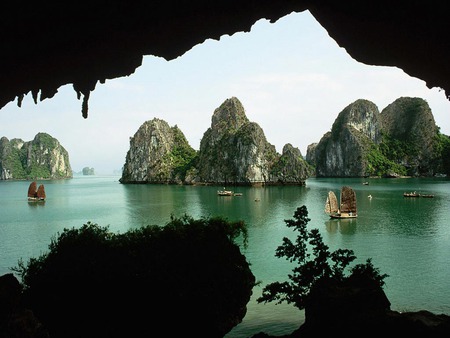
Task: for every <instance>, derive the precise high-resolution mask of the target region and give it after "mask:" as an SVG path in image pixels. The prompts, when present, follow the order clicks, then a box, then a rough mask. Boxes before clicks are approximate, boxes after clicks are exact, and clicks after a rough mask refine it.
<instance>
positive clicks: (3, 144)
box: [0, 133, 73, 180]
mask: <svg viewBox="0 0 450 338" xmlns="http://www.w3.org/2000/svg"><path fill="white" fill-rule="evenodd" d="M0 172H1V174H0V179H2V180H10V179H64V178H72V177H73V173H72V168H71V166H70V161H69V154H68V152H67V151H66V149H64V147H63V146H62V145H61V144H60V143H59V141H58V140H57V139H55V138H53V137H52V136H50V135H49V134H47V133H38V134H37V135H36V136H35V137H34V139H33V140H32V141H29V142H24V141H23V140H21V139H18V138H14V139H12V140H11V141H9V140H8V139H7V138H6V137H2V138H1V139H0Z"/></svg>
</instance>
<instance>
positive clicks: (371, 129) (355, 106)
mask: <svg viewBox="0 0 450 338" xmlns="http://www.w3.org/2000/svg"><path fill="white" fill-rule="evenodd" d="M379 115H380V113H379V111H378V108H377V106H376V105H375V104H374V103H372V102H370V101H367V100H357V101H355V102H354V103H352V104H350V105H348V106H347V107H346V108H345V109H344V110H343V111H342V112H341V113H339V115H338V117H337V118H336V120H335V121H334V123H333V126H332V128H331V132H328V133H326V134H325V135H324V136H323V137H322V139H321V140H320V142H319V143H318V144H317V145H315V146H311V147H308V152H309V151H311V152H314V155H313V154H310V153H308V155H307V158H309V159H314V160H312V161H311V163H314V164H315V166H316V176H318V177H361V176H364V175H366V172H367V170H368V160H367V153H368V152H369V149H370V147H371V145H372V144H377V143H379V142H380V141H381V129H380V127H381V124H380V121H379Z"/></svg>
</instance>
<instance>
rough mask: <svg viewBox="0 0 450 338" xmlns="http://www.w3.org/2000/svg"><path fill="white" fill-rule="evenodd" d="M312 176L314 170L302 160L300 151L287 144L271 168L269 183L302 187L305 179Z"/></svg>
mask: <svg viewBox="0 0 450 338" xmlns="http://www.w3.org/2000/svg"><path fill="white" fill-rule="evenodd" d="M313 174H314V168H312V167H311V166H310V165H309V164H308V163H307V162H306V160H305V159H303V156H302V153H301V152H300V149H298V148H294V147H293V146H292V144H290V143H287V144H285V145H284V147H283V152H282V154H281V156H280V157H279V159H278V161H277V162H276V163H275V165H274V166H273V167H272V168H271V175H270V178H271V180H270V181H271V182H270V183H275V184H278V183H281V184H296V185H304V184H305V179H306V178H308V177H310V176H312V175H313Z"/></svg>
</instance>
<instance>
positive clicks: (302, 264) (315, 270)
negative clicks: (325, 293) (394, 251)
mask: <svg viewBox="0 0 450 338" xmlns="http://www.w3.org/2000/svg"><path fill="white" fill-rule="evenodd" d="M309 221H310V219H309V218H308V210H307V209H306V206H302V207H299V208H297V210H296V211H295V213H294V218H293V219H290V220H285V223H286V225H287V226H288V227H290V228H293V230H294V231H297V232H298V236H297V239H296V240H295V242H292V241H291V240H290V239H289V238H287V237H285V238H283V244H282V245H281V246H279V247H278V248H277V249H276V253H275V256H276V257H278V258H281V257H285V258H286V259H287V260H289V261H290V262H291V263H292V262H295V263H297V264H298V265H297V266H296V267H294V269H293V270H292V274H289V276H288V277H289V279H290V282H287V281H285V282H274V283H271V284H268V285H266V286H265V287H264V289H263V293H262V296H261V297H259V298H258V299H257V302H258V303H262V302H264V303H267V302H272V301H276V302H277V304H279V303H282V302H284V301H285V302H287V303H293V304H294V305H295V306H296V307H297V308H298V309H300V310H302V309H304V308H305V307H306V306H307V305H308V303H309V302H310V301H311V291H312V290H314V288H318V285H320V284H322V283H323V282H324V281H330V280H332V281H333V284H335V285H339V284H341V285H342V284H343V283H344V282H345V281H346V280H348V279H349V278H355V277H358V276H366V277H369V278H370V279H372V280H373V281H375V282H376V283H377V284H378V285H379V286H380V287H382V286H383V285H384V281H383V280H384V279H385V278H386V277H388V275H386V274H384V275H381V274H380V273H379V271H378V269H376V268H374V267H373V265H372V263H371V260H370V259H368V260H367V261H366V263H365V264H358V265H356V266H354V267H353V268H351V269H350V274H346V268H347V267H349V265H350V263H352V262H353V261H354V260H355V259H356V256H355V255H354V253H353V251H352V250H348V249H338V250H336V251H334V252H331V253H330V252H329V250H328V246H327V245H325V244H324V243H323V241H322V236H321V235H320V233H319V231H318V230H317V229H312V230H309V231H308V230H307V227H306V226H307V224H308V222H309ZM310 251H311V252H312V253H311V252H310Z"/></svg>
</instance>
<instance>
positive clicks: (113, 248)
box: [13, 216, 255, 338]
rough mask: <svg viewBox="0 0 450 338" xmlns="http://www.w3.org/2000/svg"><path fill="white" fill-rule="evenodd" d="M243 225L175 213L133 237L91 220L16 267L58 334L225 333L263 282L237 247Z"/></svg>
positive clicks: (31, 301) (31, 302)
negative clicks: (180, 216)
mask: <svg viewBox="0 0 450 338" xmlns="http://www.w3.org/2000/svg"><path fill="white" fill-rule="evenodd" d="M240 235H242V236H243V238H244V244H245V243H246V242H245V241H246V236H247V232H246V227H245V224H244V223H243V222H228V221H226V220H225V219H222V218H208V219H206V218H205V219H200V220H194V219H193V218H191V217H189V216H184V217H182V218H174V217H172V218H171V220H170V222H169V223H167V224H166V225H165V226H163V227H161V226H146V227H142V228H139V229H135V230H130V231H128V232H126V233H124V234H113V233H111V232H110V231H109V230H108V228H105V227H100V226H98V225H97V224H95V223H90V222H88V223H87V224H84V225H83V226H82V227H81V228H79V229H70V230H69V229H64V231H63V232H62V233H61V234H58V236H57V237H54V238H52V240H51V244H50V245H49V252H47V253H44V254H42V255H41V256H40V257H38V258H32V259H30V260H29V261H28V263H27V264H25V263H24V262H23V261H19V265H18V267H15V268H14V269H13V270H15V271H16V272H17V273H19V275H20V277H21V279H22V283H23V287H24V295H23V296H24V300H25V302H26V304H27V305H28V307H29V308H30V309H32V310H33V311H34V313H35V314H36V316H37V317H38V318H39V319H40V320H41V321H42V322H43V324H44V325H45V326H46V327H47V328H48V330H49V332H50V336H51V337H52V338H54V337H65V338H70V337H86V336H90V337H109V338H110V337H144V336H151V335H152V334H156V333H158V334H159V333H161V332H167V334H171V335H173V336H189V335H194V336H196V335H199V336H208V337H223V336H224V335H225V334H226V333H227V332H229V331H230V330H231V329H232V328H233V327H234V326H236V325H237V324H238V323H239V322H241V321H242V319H243V317H244V315H245V313H246V304H247V303H248V301H249V300H250V296H251V293H252V291H251V290H252V288H253V286H254V285H255V277H254V275H253V274H252V272H251V270H250V268H249V264H248V263H247V261H246V259H245V256H243V255H242V254H241V252H240V249H239V246H238V245H237V244H236V243H235V240H236V239H237V237H238V236H240Z"/></svg>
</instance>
